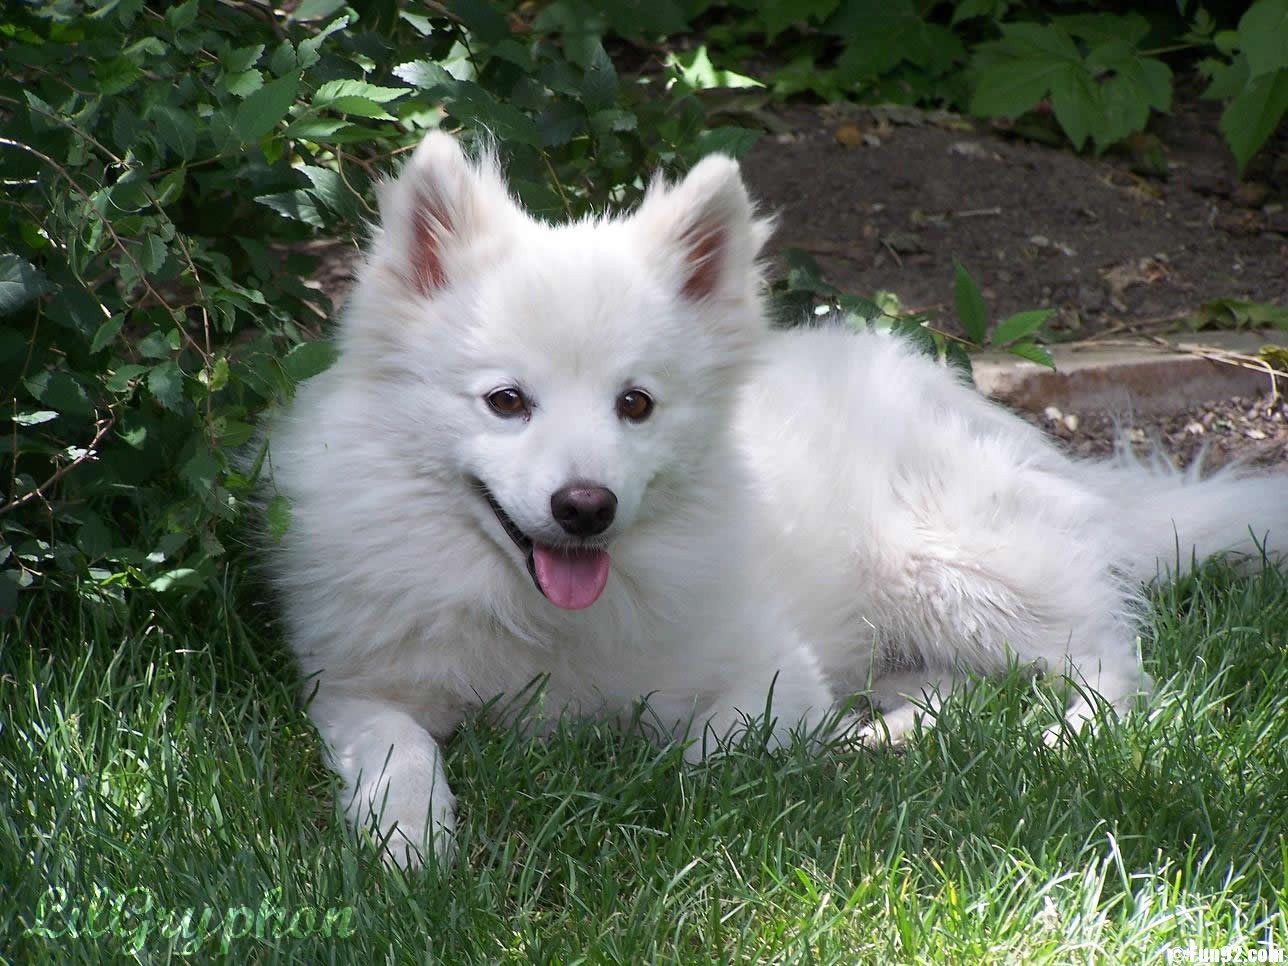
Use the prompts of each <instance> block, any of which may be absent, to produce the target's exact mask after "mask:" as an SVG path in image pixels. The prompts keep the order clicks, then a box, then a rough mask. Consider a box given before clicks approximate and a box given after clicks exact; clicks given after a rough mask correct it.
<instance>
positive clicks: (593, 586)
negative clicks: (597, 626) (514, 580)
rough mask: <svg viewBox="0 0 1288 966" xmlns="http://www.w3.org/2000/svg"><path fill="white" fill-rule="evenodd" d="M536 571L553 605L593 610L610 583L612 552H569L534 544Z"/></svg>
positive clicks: (542, 587)
mask: <svg viewBox="0 0 1288 966" xmlns="http://www.w3.org/2000/svg"><path fill="white" fill-rule="evenodd" d="M532 562H533V564H534V567H533V570H534V571H535V572H536V578H537V586H538V587H540V588H541V592H542V593H543V594H545V595H546V596H547V597H548V598H550V603H552V604H554V605H555V606H556V607H562V608H563V609H564V610H581V609H582V608H583V607H589V606H590V605H591V604H593V603H594V602H595V601H597V600H598V599H599V595H600V594H602V593H603V592H604V584H606V583H607V582H608V565H609V559H608V552H607V551H604V550H568V549H560V548H556V547H547V546H545V545H544V544H540V543H538V544H534V545H533V547H532Z"/></svg>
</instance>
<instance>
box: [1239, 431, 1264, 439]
mask: <svg viewBox="0 0 1288 966" xmlns="http://www.w3.org/2000/svg"><path fill="white" fill-rule="evenodd" d="M1243 435H1244V436H1246V437H1248V439H1267V438H1268V437H1267V436H1266V434H1265V433H1264V432H1263V431H1261V430H1259V429H1248V430H1244V433H1243Z"/></svg>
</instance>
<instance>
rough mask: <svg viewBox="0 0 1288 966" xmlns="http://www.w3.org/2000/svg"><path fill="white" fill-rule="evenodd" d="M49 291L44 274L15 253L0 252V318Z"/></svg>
mask: <svg viewBox="0 0 1288 966" xmlns="http://www.w3.org/2000/svg"><path fill="white" fill-rule="evenodd" d="M47 291H49V283H48V282H47V281H46V280H45V275H44V273H43V272H41V271H40V269H38V268H36V266H35V265H33V264H31V262H29V261H27V260H26V259H25V258H19V257H18V256H17V255H11V254H0V318H3V317H4V316H6V315H12V314H13V313H14V312H17V311H18V310H19V309H20V308H22V307H23V306H24V305H26V304H27V303H28V302H30V301H32V300H33V299H36V298H39V297H40V296H41V295H43V294H45V293H46V292H47Z"/></svg>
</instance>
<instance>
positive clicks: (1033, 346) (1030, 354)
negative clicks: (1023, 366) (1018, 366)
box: [1006, 342, 1055, 371]
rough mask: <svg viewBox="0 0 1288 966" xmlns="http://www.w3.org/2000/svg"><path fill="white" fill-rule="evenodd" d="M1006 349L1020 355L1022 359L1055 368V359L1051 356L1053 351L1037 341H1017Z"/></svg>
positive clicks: (1014, 354) (1012, 353)
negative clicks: (1049, 350)
mask: <svg viewBox="0 0 1288 966" xmlns="http://www.w3.org/2000/svg"><path fill="white" fill-rule="evenodd" d="M1006 351H1007V352H1009V353H1010V354H1011V355H1013V356H1019V357H1020V358H1021V359H1028V360H1029V361H1030V362H1036V363H1037V364H1038V365H1041V366H1046V367H1047V368H1048V369H1051V370H1052V371H1054V370H1055V360H1054V359H1052V358H1051V353H1050V352H1048V351H1047V350H1046V349H1045V348H1043V347H1042V346H1040V345H1038V344H1037V343H1036V342H1017V343H1016V344H1015V345H1013V346H1011V347H1010V348H1008V349H1007V350H1006Z"/></svg>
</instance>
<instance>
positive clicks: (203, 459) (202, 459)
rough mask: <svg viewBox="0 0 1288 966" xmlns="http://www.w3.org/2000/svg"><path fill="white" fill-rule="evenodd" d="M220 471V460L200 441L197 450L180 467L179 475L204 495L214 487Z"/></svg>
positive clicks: (194, 490)
mask: <svg viewBox="0 0 1288 966" xmlns="http://www.w3.org/2000/svg"><path fill="white" fill-rule="evenodd" d="M219 472H220V466H219V460H217V459H216V458H215V456H214V454H213V453H211V452H210V450H209V449H207V448H206V447H205V446H204V445H201V444H200V443H199V444H198V445H197V451H196V452H195V453H193V454H192V456H190V457H189V458H188V459H187V460H186V461H185V462H184V464H183V466H182V467H180V469H179V476H180V477H181V478H182V479H183V481H184V482H186V483H187V484H188V486H189V487H190V488H191V489H192V491H193V492H194V493H197V494H200V495H203V496H204V495H206V494H209V493H210V491H211V490H213V489H214V487H215V483H216V481H217V480H218V479H219Z"/></svg>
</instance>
